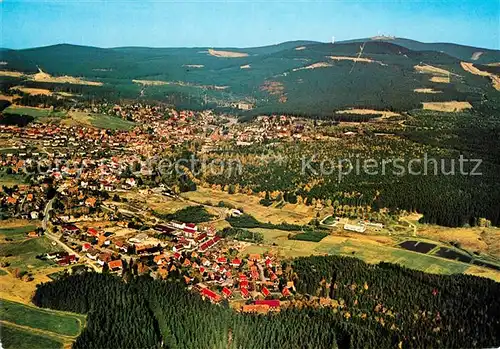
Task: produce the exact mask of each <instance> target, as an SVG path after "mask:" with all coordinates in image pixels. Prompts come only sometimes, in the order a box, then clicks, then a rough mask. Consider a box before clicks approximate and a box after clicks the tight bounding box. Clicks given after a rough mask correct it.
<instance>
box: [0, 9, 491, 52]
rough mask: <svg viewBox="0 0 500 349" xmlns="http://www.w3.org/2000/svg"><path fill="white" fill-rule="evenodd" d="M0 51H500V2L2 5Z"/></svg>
mask: <svg viewBox="0 0 500 349" xmlns="http://www.w3.org/2000/svg"><path fill="white" fill-rule="evenodd" d="M0 6H1V8H2V11H1V14H0V16H1V17H0V22H1V30H2V33H1V36H0V39H1V40H0V46H1V47H8V48H27V47H35V46H45V45H52V44H58V43H71V44H79V45H91V46H99V47H117V46H151V47H195V46H204V47H249V46H261V45H267V44H275V43H279V42H283V41H288V40H298V39H308V40H318V41H330V40H331V37H332V36H335V39H336V40H337V41H339V40H345V39H353V38H361V37H368V36H373V35H377V34H378V33H380V34H386V35H394V36H398V37H406V38H411V39H415V40H419V41H424V42H455V43H460V44H466V45H472V46H479V47H487V48H496V49H498V48H500V1H498V0H471V1H460V0H456V1H437V0H434V1H432V0H430V1H429V0H427V1H423V0H422V1H416V0H409V1H398V0H393V1H375V0H371V1H367V0H358V1H355V0H351V1H335V0H330V1H318V0H310V1H305V0H302V1H297V0H289V1H276V0H262V1H250V0H247V1H244V0H240V1H235V0H227V1H206V0H198V1H190V0H179V1H168V0H155V1H153V0H125V1H124V0H107V1H102V0H81V1H79V0H51V1H43V0H23V1H21V0H17V1H16V0H3V1H2V0H0Z"/></svg>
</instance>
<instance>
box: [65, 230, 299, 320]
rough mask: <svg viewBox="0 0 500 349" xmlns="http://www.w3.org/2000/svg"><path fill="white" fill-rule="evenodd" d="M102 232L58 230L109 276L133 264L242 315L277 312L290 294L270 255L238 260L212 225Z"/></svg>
mask: <svg viewBox="0 0 500 349" xmlns="http://www.w3.org/2000/svg"><path fill="white" fill-rule="evenodd" d="M105 230H106V229H95V228H87V229H80V228H79V227H78V226H76V225H75V224H64V225H62V226H61V231H62V232H63V234H64V235H65V236H72V237H73V240H74V239H76V237H79V239H81V240H80V243H81V245H80V251H81V253H82V254H84V255H85V256H86V258H88V260H89V261H91V262H92V263H95V264H96V265H98V266H99V267H103V268H104V267H107V269H108V270H109V272H112V273H122V272H123V270H124V268H125V264H126V262H127V261H129V260H133V261H134V263H135V264H136V265H138V268H139V270H140V272H141V273H149V274H150V275H152V276H153V277H155V278H160V279H168V278H176V279H181V280H183V281H184V282H185V283H186V285H187V286H188V287H189V288H192V289H193V290H195V291H197V292H199V293H200V295H201V296H202V297H204V298H206V299H207V300H209V301H211V302H213V303H219V302H221V301H222V300H223V299H227V300H241V301H243V300H244V301H246V302H247V303H248V302H250V303H251V304H247V305H246V306H245V308H244V309H242V311H245V312H264V310H266V309H267V311H279V299H280V298H286V297H288V296H290V295H291V294H292V291H293V290H294V286H293V284H282V279H283V278H282V275H283V272H282V269H281V263H280V262H279V261H278V260H277V259H276V258H275V257H274V256H272V255H271V254H267V255H259V254H251V255H248V256H245V257H244V258H242V257H238V248H239V246H238V244H239V243H237V242H229V241H226V240H225V239H223V238H221V237H220V236H218V235H217V234H216V230H215V229H214V228H213V227H211V226H197V225H195V224H190V223H180V222H168V223H163V224H156V225H153V226H152V227H151V229H149V230H147V231H146V232H143V233H140V234H137V235H134V236H133V237H129V238H126V239H125V238H124V237H117V236H114V235H113V234H112V233H106V232H105ZM153 236H155V237H156V238H155V237H153ZM160 237H161V239H159V238H160ZM254 302H255V303H254Z"/></svg>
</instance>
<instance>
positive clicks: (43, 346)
mask: <svg viewBox="0 0 500 349" xmlns="http://www.w3.org/2000/svg"><path fill="white" fill-rule="evenodd" d="M0 303H1V304H0V320H1V324H2V344H3V348H6V349H10V348H12V349H23V348H26V349H32V348H35V349H36V348H40V349H49V348H50V349H53V348H63V347H68V346H70V345H71V343H72V342H73V341H74V340H75V339H76V337H77V336H78V335H79V334H80V333H81V331H82V329H83V328H84V326H85V321H86V320H85V316H84V315H79V314H72V313H66V312H60V311H55V310H49V309H42V308H37V307H35V306H32V305H26V304H21V303H17V302H12V301H9V300H6V299H1V302H0Z"/></svg>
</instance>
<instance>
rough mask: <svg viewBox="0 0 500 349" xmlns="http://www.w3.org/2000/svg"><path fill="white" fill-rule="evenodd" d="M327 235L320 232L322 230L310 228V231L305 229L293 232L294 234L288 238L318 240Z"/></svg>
mask: <svg viewBox="0 0 500 349" xmlns="http://www.w3.org/2000/svg"><path fill="white" fill-rule="evenodd" d="M327 235H328V234H327V233H325V232H322V231H315V230H310V231H305V232H303V233H299V234H295V235H293V236H291V237H290V238H289V239H290V240H302V241H313V242H320V241H321V240H323V238H324V237H326V236H327Z"/></svg>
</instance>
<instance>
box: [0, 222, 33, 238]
mask: <svg viewBox="0 0 500 349" xmlns="http://www.w3.org/2000/svg"><path fill="white" fill-rule="evenodd" d="M35 229H36V226H35V225H26V226H23V227H11V228H0V239H2V240H5V239H12V241H19V240H26V233H29V232H30V231H34V230H35Z"/></svg>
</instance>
